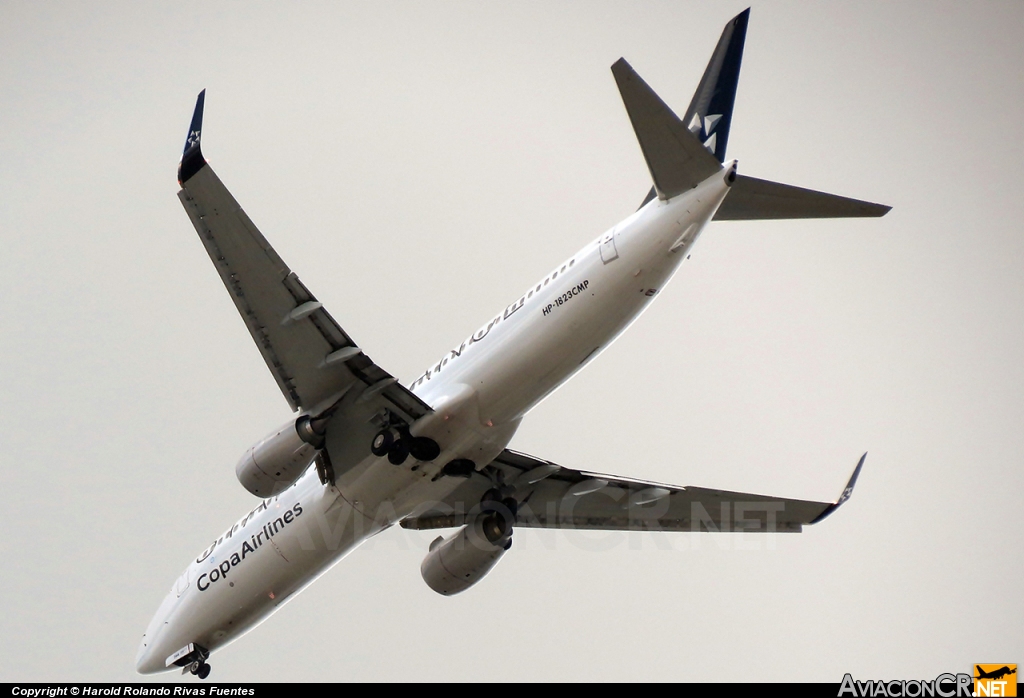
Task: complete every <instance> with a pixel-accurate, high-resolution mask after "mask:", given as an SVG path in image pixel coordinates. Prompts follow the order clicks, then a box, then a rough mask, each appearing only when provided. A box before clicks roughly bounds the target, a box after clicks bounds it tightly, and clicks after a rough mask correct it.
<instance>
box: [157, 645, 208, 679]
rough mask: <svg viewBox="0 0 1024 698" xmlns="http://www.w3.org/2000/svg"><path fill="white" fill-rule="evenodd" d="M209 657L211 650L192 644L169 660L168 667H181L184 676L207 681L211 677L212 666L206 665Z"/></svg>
mask: <svg viewBox="0 0 1024 698" xmlns="http://www.w3.org/2000/svg"><path fill="white" fill-rule="evenodd" d="M209 656H210V650H208V649H206V648H205V647H202V646H201V645H196V644H194V643H191V642H190V643H188V644H187V645H185V646H184V647H182V648H181V649H180V650H178V651H177V652H175V653H174V654H172V655H171V656H170V657H168V658H167V667H168V668H170V666H171V665H172V664H173V665H174V666H180V667H181V673H182V674H192V675H193V676H198V677H199V678H201V679H205V678H206V677H207V676H209V675H210V665H209V664H207V663H206V660H207V659H208V658H209Z"/></svg>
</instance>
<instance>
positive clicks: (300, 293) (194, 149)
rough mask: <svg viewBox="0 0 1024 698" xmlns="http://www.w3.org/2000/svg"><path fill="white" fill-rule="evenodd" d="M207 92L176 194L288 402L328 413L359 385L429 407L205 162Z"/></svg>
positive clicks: (414, 407) (380, 396)
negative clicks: (312, 288)
mask: <svg viewBox="0 0 1024 698" xmlns="http://www.w3.org/2000/svg"><path fill="white" fill-rule="evenodd" d="M205 93H206V91H205V90H204V91H203V92H201V93H199V99H198V100H197V102H196V109H195V113H194V115H193V117H192V125H191V128H190V129H189V137H188V140H187V141H186V143H185V152H184V155H183V156H182V160H181V165H180V166H179V168H178V181H179V183H180V184H181V191H180V192H178V198H179V199H181V203H182V205H183V206H184V207H185V211H186V213H188V217H189V218H190V219H191V220H192V225H194V226H195V229H196V232H198V233H199V238H200V240H202V242H203V245H204V246H205V247H206V251H207V252H208V253H209V255H210V259H211V260H212V261H213V264H214V266H215V267H216V268H217V272H218V273H219V274H220V277H221V280H222V281H223V282H224V286H225V287H226V288H227V290H228V294H229V295H230V296H231V300H233V301H234V303H235V307H236V308H238V312H239V314H240V315H241V316H242V319H243V320H244V321H245V326H246V328H248V330H249V333H250V334H251V335H252V338H253V340H254V341H255V342H256V347H257V348H258V349H259V350H260V354H262V355H263V359H264V361H266V362H267V368H269V369H270V372H271V373H272V374H273V375H274V379H275V380H276V381H277V384H278V387H280V388H281V392H282V393H284V396H285V399H286V400H288V404H289V405H291V407H292V409H293V410H304V411H307V412H308V411H322V409H326V408H328V407H330V406H331V404H332V403H333V402H336V401H337V400H338V399H340V397H341V396H343V395H345V394H346V393H348V392H350V391H351V390H352V389H353V388H357V389H359V390H360V391H361V392H362V394H363V395H364V396H365V397H366V398H368V399H369V398H371V397H372V398H373V399H374V400H375V401H380V402H381V406H386V407H389V408H392V409H395V408H397V410H398V411H399V412H400V413H401V414H404V415H405V416H406V418H407V419H409V420H410V421H414V420H415V419H417V418H419V417H421V416H423V415H424V414H427V413H428V412H430V411H431V409H430V407H429V406H428V405H427V404H426V403H424V402H423V401H422V400H420V399H419V398H417V397H416V396H415V395H413V394H412V393H411V392H410V391H409V390H407V389H406V388H404V387H402V386H401V385H399V384H398V382H397V381H396V380H395V378H393V377H392V376H391V375H390V374H388V373H387V372H386V371H385V370H384V369H382V368H380V367H379V366H377V365H376V364H375V363H373V361H372V360H371V359H370V357H368V356H367V355H366V354H364V353H363V351H362V350H361V349H360V348H359V346H358V345H357V344H356V343H355V342H354V341H353V340H352V338H351V337H349V336H348V334H347V333H346V332H345V331H344V330H343V329H342V328H341V326H340V325H339V324H338V323H337V322H335V320H334V318H332V317H331V315H330V314H329V313H328V312H327V310H326V309H325V308H324V307H323V306H322V304H321V303H320V302H319V301H318V300H317V299H316V298H315V297H314V296H313V294H312V293H310V292H309V289H307V288H306V287H305V286H304V285H303V284H302V282H301V281H299V277H298V276H296V275H295V272H293V271H292V270H291V269H290V268H289V267H288V265H287V264H285V262H284V260H283V259H281V257H280V256H279V255H278V254H277V252H275V251H274V248H273V247H271V246H270V243H269V242H267V240H266V238H264V237H263V235H262V234H261V233H260V231H259V230H258V229H257V228H256V226H255V225H254V224H253V222H252V221H251V220H250V219H249V216H247V215H246V213H245V211H243V210H242V208H241V207H240V206H239V205H238V202H237V201H235V199H234V197H233V196H231V193H230V192H229V191H228V190H227V188H226V187H225V186H224V184H223V183H222V182H221V181H220V179H219V178H218V177H217V175H216V174H215V173H214V171H213V168H211V167H210V166H209V165H208V164H207V163H206V160H205V159H204V158H203V154H202V151H201V149H200V136H201V132H202V119H203V103H204V98H205Z"/></svg>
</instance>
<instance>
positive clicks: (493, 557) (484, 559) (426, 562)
mask: <svg viewBox="0 0 1024 698" xmlns="http://www.w3.org/2000/svg"><path fill="white" fill-rule="evenodd" d="M511 547H512V525H511V522H510V521H509V519H508V517H507V516H503V515H502V513H499V512H496V511H489V512H487V513H485V514H483V515H481V516H478V517H477V518H476V519H475V520H474V521H473V522H472V523H469V524H466V525H465V526H463V527H462V528H460V529H459V530H458V532H457V533H455V534H454V535H453V536H451V537H450V538H448V539H445V538H442V537H440V536H438V538H436V539H435V540H434V542H433V543H431V544H430V552H428V553H427V556H426V557H425V558H423V563H422V564H421V565H420V573H421V574H422V575H423V581H425V582H426V583H427V586H429V587H430V588H431V589H433V590H434V591H436V592H437V593H438V594H443V595H445V596H451V595H452V594H458V593H459V592H460V591H465V590H466V589H468V588H470V587H471V586H473V585H474V584H476V583H477V582H479V581H480V580H481V579H483V578H484V575H485V574H487V573H488V572H490V571H491V568H492V567H494V566H495V565H496V564H498V559H499V558H500V557H501V556H502V555H504V554H505V551H506V550H508V549H509V548H511Z"/></svg>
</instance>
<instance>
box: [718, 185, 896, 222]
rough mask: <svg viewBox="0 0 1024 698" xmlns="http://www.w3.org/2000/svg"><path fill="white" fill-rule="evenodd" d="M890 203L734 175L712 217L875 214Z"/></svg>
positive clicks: (882, 212) (742, 218)
mask: <svg viewBox="0 0 1024 698" xmlns="http://www.w3.org/2000/svg"><path fill="white" fill-rule="evenodd" d="M891 208H892V207H891V206H884V205H882V204H873V203H871V202H869V201H859V200H857V199H848V198H846V197H845V196H836V195H835V194H826V193H824V192H820V191H814V190H812V189H801V188H800V187H793V186H790V185H788V184H780V183H778V182H769V181H768V180H766V179H756V178H754V177H744V176H743V175H737V176H736V181H735V182H733V183H732V188H731V190H730V192H729V194H728V196H726V197H725V201H723V202H722V205H721V206H720V207H719V209H718V212H717V213H716V214H715V217H714V220H716V221H752V220H765V219H783V218H877V217H878V216H884V215H885V214H886V213H888V212H889V209H891Z"/></svg>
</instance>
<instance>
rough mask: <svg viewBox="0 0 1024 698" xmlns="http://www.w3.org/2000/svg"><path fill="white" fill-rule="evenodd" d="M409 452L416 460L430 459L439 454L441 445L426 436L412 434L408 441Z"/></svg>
mask: <svg viewBox="0 0 1024 698" xmlns="http://www.w3.org/2000/svg"><path fill="white" fill-rule="evenodd" d="M409 453H410V454H411V455H412V457H413V458H415V459H416V460H422V461H431V460H434V459H435V458H437V457H438V456H439V455H441V447H440V446H438V445H437V442H436V441H434V440H433V439H429V438H427V437H426V436H413V437H411V439H410V441H409Z"/></svg>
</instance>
